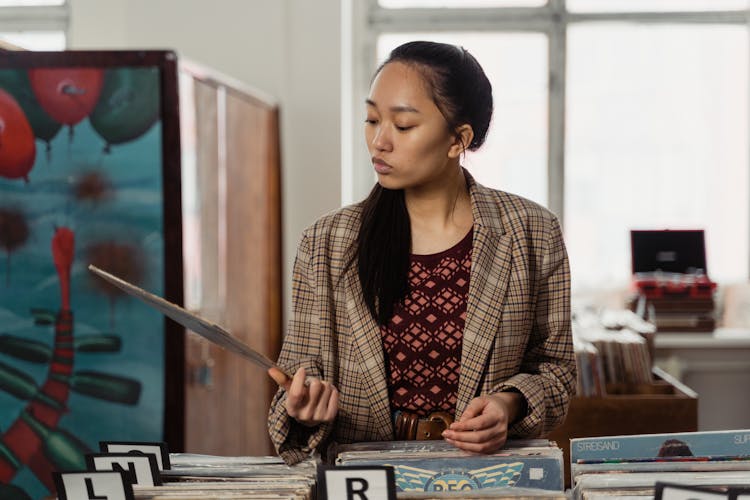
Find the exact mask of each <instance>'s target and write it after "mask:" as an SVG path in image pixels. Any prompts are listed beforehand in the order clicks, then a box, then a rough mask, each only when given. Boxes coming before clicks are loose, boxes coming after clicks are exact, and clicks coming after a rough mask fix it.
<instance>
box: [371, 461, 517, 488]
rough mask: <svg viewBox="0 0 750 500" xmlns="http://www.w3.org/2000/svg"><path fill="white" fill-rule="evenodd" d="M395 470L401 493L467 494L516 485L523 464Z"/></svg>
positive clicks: (396, 468) (405, 467)
mask: <svg viewBox="0 0 750 500" xmlns="http://www.w3.org/2000/svg"><path fill="white" fill-rule="evenodd" d="M384 465H390V466H391V467H393V469H394V472H395V476H396V487H397V488H398V489H399V490H400V491H463V490H477V489H481V488H489V487H503V486H506V487H508V486H513V485H514V484H515V483H516V481H518V478H519V477H521V471H522V470H523V466H524V464H523V462H512V463H505V464H497V465H493V466H491V467H484V468H481V469H474V470H464V469H460V468H458V469H444V470H439V471H435V470H427V469H420V468H417V467H410V466H408V465H393V464H384Z"/></svg>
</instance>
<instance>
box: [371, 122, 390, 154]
mask: <svg viewBox="0 0 750 500" xmlns="http://www.w3.org/2000/svg"><path fill="white" fill-rule="evenodd" d="M372 146H373V147H374V148H375V149H377V150H378V151H390V150H391V149H392V148H393V144H392V143H391V139H390V137H389V136H388V133H387V131H386V130H385V128H384V127H378V128H377V130H376V131H375V135H374V136H373V137H372Z"/></svg>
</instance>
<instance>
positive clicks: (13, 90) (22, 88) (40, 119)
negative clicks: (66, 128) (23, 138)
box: [0, 69, 62, 146]
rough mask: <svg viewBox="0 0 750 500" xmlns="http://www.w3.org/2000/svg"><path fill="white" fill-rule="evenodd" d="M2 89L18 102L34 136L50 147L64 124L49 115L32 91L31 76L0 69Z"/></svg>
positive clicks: (17, 70) (18, 71)
mask: <svg viewBox="0 0 750 500" xmlns="http://www.w3.org/2000/svg"><path fill="white" fill-rule="evenodd" d="M0 88H2V89H4V90H5V91H6V92H8V93H9V94H10V95H12V96H13V98H14V99H15V100H16V102H18V104H19V106H21V109H22V110H23V112H24V114H25V115H26V119H28V120H29V123H30V124H31V129H32V130H33V131H34V136H35V137H37V138H39V139H41V140H43V141H45V142H46V143H47V145H48V146H49V141H51V140H52V139H53V138H54V137H55V135H57V132H58V131H59V130H60V128H61V127H62V124H60V123H58V122H56V121H55V120H53V119H52V117H51V116H50V115H48V114H47V112H46V111H44V109H42V106H41V105H40V104H39V101H37V100H36V96H34V92H33V91H32V90H31V82H30V81H29V75H28V74H27V73H26V71H25V70H22V69H0Z"/></svg>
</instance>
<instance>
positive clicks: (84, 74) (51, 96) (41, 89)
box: [29, 68, 104, 125]
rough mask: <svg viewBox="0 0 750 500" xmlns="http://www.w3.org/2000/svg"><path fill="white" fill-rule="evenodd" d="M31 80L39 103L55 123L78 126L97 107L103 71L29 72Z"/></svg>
mask: <svg viewBox="0 0 750 500" xmlns="http://www.w3.org/2000/svg"><path fill="white" fill-rule="evenodd" d="M29 80H31V89H32V90H33V91H34V95H35V96H36V98H37V100H38V101H39V104H41V105H42V108H44V110H45V111H46V112H47V113H49V115H50V116H51V117H52V118H54V119H55V120H56V121H58V122H60V123H63V124H65V125H75V124H76V123H78V122H80V121H81V120H83V119H84V118H86V117H87V116H88V115H89V113H91V110H93V109H94V106H96V101H97V100H98V99H99V94H100V93H101V91H102V83H103V82H104V71H103V70H101V69H95V68H41V69H30V70H29Z"/></svg>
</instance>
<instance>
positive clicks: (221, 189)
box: [179, 62, 281, 455]
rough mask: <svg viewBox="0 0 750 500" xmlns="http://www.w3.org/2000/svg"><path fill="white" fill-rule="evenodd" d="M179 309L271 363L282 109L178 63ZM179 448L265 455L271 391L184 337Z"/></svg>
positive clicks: (229, 359) (242, 365)
mask: <svg viewBox="0 0 750 500" xmlns="http://www.w3.org/2000/svg"><path fill="white" fill-rule="evenodd" d="M179 88H180V125H181V142H182V173H183V234H184V238H183V248H184V251H183V253H184V269H185V271H184V276H185V305H186V307H187V308H188V309H191V310H194V311H196V312H198V313H199V314H201V315H203V316H205V317H206V318H207V319H209V320H211V321H214V322H216V323H218V324H220V325H222V326H224V327H226V328H227V329H228V330H229V331H230V332H231V333H232V334H233V335H235V336H236V337H237V338H239V339H240V340H242V341H243V342H245V343H246V344H248V345H249V346H250V347H252V348H254V349H256V350H257V351H259V352H261V353H263V354H265V355H266V356H268V357H269V358H271V359H274V360H275V359H276V357H277V356H278V351H279V347H280V339H281V201H280V192H281V186H280V157H279V111H278V106H277V104H276V103H275V101H274V100H273V99H271V98H269V97H267V96H264V95H262V94H261V93H260V92H257V91H254V90H253V89H249V88H247V87H245V86H243V85H241V84H239V83H237V82H233V81H232V80H231V79H229V78H227V77H224V76H221V75H218V74H216V73H215V72H212V71H208V70H206V69H205V68H201V67H199V66H197V65H195V64H192V63H187V62H181V63H180V66H179ZM185 353H186V359H185V373H184V375H185V380H184V391H185V393H184V394H185V402H184V423H185V429H184V450H185V451H188V452H195V453H211V454H219V455H264V454H269V453H271V452H272V447H271V445H270V440H269V439H268V433H267V431H266V417H267V413H268V404H269V402H270V400H271V397H272V395H273V392H274V391H275V386H273V385H272V382H271V380H270V378H269V377H267V376H266V374H265V372H264V371H263V370H262V369H260V368H258V367H256V366H254V365H252V364H250V363H249V362H248V361H247V360H245V359H243V358H240V357H239V356H237V355H236V354H233V353H230V352H227V351H225V350H223V349H221V348H219V347H216V346H214V345H211V344H209V343H208V342H207V341H205V340H204V339H202V338H201V337H199V336H197V335H195V334H192V333H188V334H187V336H186V339H185Z"/></svg>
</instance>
